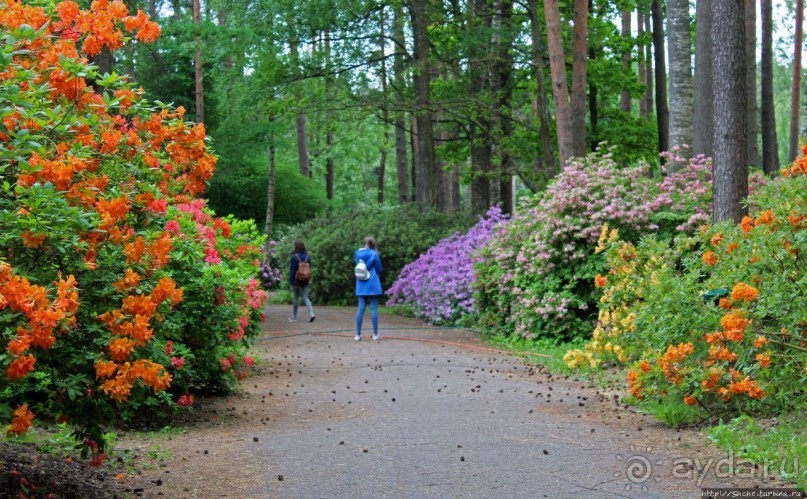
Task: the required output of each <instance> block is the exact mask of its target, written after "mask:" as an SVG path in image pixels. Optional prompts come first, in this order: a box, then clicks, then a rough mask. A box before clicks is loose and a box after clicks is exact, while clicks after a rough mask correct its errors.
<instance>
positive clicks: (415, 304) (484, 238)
mask: <svg viewBox="0 0 807 499" xmlns="http://www.w3.org/2000/svg"><path fill="white" fill-rule="evenodd" d="M505 220H506V216H505V215H503V214H502V211H501V209H500V208H499V207H498V206H494V207H493V208H491V209H490V210H488V212H487V214H485V216H484V217H482V219H481V220H480V221H479V222H478V223H477V224H476V225H474V226H473V227H471V229H470V230H468V232H467V233H465V234H461V233H459V232H457V233H455V234H453V235H451V236H449V237H447V238H445V239H442V240H441V241H440V242H438V243H437V244H436V245H434V246H433V247H431V248H430V249H429V250H428V251H427V252H426V253H424V254H422V255H421V256H420V258H418V259H417V260H415V261H414V262H412V263H410V264H408V265H407V266H405V267H404V268H403V270H401V273H400V274H399V275H398V279H397V280H396V281H395V282H394V283H393V285H392V287H390V288H389V289H388V290H387V291H386V294H387V295H388V296H389V297H390V299H389V301H388V302H387V305H393V306H394V305H406V306H409V307H412V308H413V309H414V310H415V313H416V314H417V315H418V316H419V317H422V318H424V319H426V320H427V321H429V322H432V323H450V322H455V321H456V320H458V319H459V318H460V317H462V316H464V315H466V314H470V313H472V312H473V311H474V310H475V308H474V297H473V289H472V285H473V281H474V279H475V277H474V273H473V266H474V263H475V261H476V255H477V253H478V252H479V250H480V249H481V248H482V247H484V246H485V245H486V244H487V243H488V240H489V239H490V236H491V234H492V233H493V228H494V227H495V226H496V225H497V224H499V223H501V222H503V221H505Z"/></svg>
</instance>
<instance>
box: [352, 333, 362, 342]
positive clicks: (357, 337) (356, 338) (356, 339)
mask: <svg viewBox="0 0 807 499" xmlns="http://www.w3.org/2000/svg"><path fill="white" fill-rule="evenodd" d="M353 341H361V336H360V335H358V334H357V335H356V337H355V338H353Z"/></svg>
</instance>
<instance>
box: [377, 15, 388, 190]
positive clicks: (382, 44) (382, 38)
mask: <svg viewBox="0 0 807 499" xmlns="http://www.w3.org/2000/svg"><path fill="white" fill-rule="evenodd" d="M378 28H379V37H378V50H379V52H380V54H381V73H380V74H379V79H380V80H381V100H382V102H381V124H382V126H383V127H384V140H383V141H382V142H381V148H380V149H381V150H380V151H379V152H380V154H379V161H378V197H377V200H378V204H382V203H383V202H384V176H385V174H386V170H387V148H388V147H389V93H388V91H387V57H386V54H385V52H386V50H385V49H386V43H387V37H386V35H385V33H384V7H383V6H382V7H381V10H380V11H379V14H378Z"/></svg>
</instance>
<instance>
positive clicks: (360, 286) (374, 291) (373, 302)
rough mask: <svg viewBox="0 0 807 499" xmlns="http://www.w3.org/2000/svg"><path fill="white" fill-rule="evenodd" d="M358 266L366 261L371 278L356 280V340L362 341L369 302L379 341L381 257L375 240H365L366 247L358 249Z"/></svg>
mask: <svg viewBox="0 0 807 499" xmlns="http://www.w3.org/2000/svg"><path fill="white" fill-rule="evenodd" d="M354 258H355V260H356V264H358V263H359V261H360V260H361V261H364V264H365V265H366V266H367V270H368V271H370V278H369V279H367V280H366V281H363V280H361V279H358V278H357V279H356V296H358V297H359V309H358V310H357V311H356V337H355V338H354V340H356V341H360V340H361V323H362V321H363V319H364V310H365V308H366V307H367V302H369V303H370V317H371V319H372V320H373V340H374V341H377V340H378V338H379V336H378V300H379V298H381V294H382V290H381V257H380V256H379V255H378V250H377V249H376V243H375V239H373V238H372V237H366V238H364V246H363V247H361V248H359V249H357V250H356V253H355V254H354Z"/></svg>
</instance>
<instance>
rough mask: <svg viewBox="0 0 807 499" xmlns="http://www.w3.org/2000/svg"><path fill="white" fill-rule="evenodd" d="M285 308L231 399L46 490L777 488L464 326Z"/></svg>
mask: <svg viewBox="0 0 807 499" xmlns="http://www.w3.org/2000/svg"><path fill="white" fill-rule="evenodd" d="M287 308H288V307H278V306H269V307H267V311H266V312H267V313H266V315H267V321H266V323H265V324H264V331H265V332H264V336H263V338H262V340H261V341H259V342H258V343H257V345H256V347H255V348H254V352H253V355H254V356H255V358H256V359H260V361H259V365H258V368H257V369H256V372H255V374H254V375H253V376H252V377H250V378H249V379H248V380H247V381H246V382H245V384H244V386H243V391H242V393H239V394H236V395H232V396H229V397H221V398H210V399H198V400H197V407H196V410H195V411H194V412H193V413H191V414H188V415H186V416H184V417H182V418H178V419H177V420H176V421H173V422H172V424H171V428H170V429H167V430H164V431H158V432H152V433H128V434H123V435H121V436H120V443H119V446H118V451H119V456H122V458H121V459H120V461H121V462H119V463H117V464H116V463H114V462H113V463H112V464H113V467H111V468H109V470H108V473H107V474H106V475H103V474H98V473H97V472H94V473H96V474H95V475H91V474H90V470H88V469H86V467H85V468H84V469H79V468H74V469H66V470H58V471H57V470H56V469H51V470H50V471H49V474H50V475H52V476H51V478H53V479H54V480H55V479H57V478H58V477H59V476H62V475H64V476H71V474H72V476H74V477H77V478H76V480H75V481H78V482H79V483H80V484H83V485H80V486H79V489H80V490H79V489H77V491H74V492H67V491H66V490H65V494H64V495H61V494H59V495H58V496H60V497H115V496H117V497H172V498H173V497H203V498H207V497H211V498H212V497H233V498H244V497H283V498H285V497H374V498H375V497H541V496H543V497H676V498H677V497H700V491H701V489H702V488H703V487H707V486H709V487H741V486H742V487H757V488H759V487H774V486H784V485H783V484H781V483H780V482H779V481H778V480H777V479H776V478H774V477H772V476H769V473H768V472H767V471H765V472H763V471H761V470H759V469H754V468H753V467H749V466H748V465H744V466H743V465H742V463H739V462H737V460H736V459H735V458H734V457H733V456H731V455H727V454H726V453H723V452H720V451H719V450H718V449H716V448H715V447H713V446H711V445H710V444H709V443H708V442H707V440H706V438H705V436H704V435H703V434H702V433H701V432H699V431H697V430H693V429H686V430H675V429H671V428H668V427H666V426H664V425H662V424H660V423H658V422H656V421H654V420H653V419H652V418H651V417H649V416H646V415H643V414H640V413H637V412H636V411H634V410H632V409H631V408H629V407H627V406H625V405H624V404H622V402H621V400H620V394H619V393H618V392H616V391H610V390H604V389H602V388H597V387H595V386H594V385H592V384H590V383H585V382H580V381H575V380H573V379H563V378H558V377H557V376H553V375H552V374H550V373H546V372H544V371H543V370H542V369H541V368H540V367H536V366H532V365H528V364H525V363H524V362H523V361H522V360H521V359H520V358H518V357H514V356H511V355H507V354H504V353H502V352H498V351H496V350H495V349H491V348H490V347H488V346H486V345H483V344H482V343H481V342H480V341H479V339H478V338H476V337H475V336H474V335H473V334H471V333H469V332H467V331H463V330H447V329H443V330H441V329H433V328H428V327H426V326H425V325H423V324H421V323H419V322H418V321H416V320H413V319H406V318H400V317H394V316H387V315H384V316H382V340H381V341H380V342H377V343H376V342H372V341H370V332H369V326H370V324H369V322H370V321H369V317H368V318H367V319H366V320H365V333H364V338H363V340H362V341H361V342H358V343H357V342H354V341H353V338H352V337H353V328H354V319H353V311H352V310H348V309H329V308H324V307H319V308H317V320H316V322H314V323H306V322H298V323H294V324H291V323H289V322H287V321H286V317H287V315H288V310H287ZM0 452H2V449H0ZM18 457H19V456H18ZM2 462H5V463H6V464H2ZM73 464H75V463H73ZM721 465H722V466H721ZM0 466H4V467H5V471H8V470H10V468H9V464H8V460H0ZM32 466H33V464H32ZM76 466H79V465H76ZM730 468H731V469H730ZM2 471H4V468H3V467H0V475H6V476H8V475H9V473H8V472H7V473H2ZM118 473H122V475H121V476H119V477H118V476H116V475H117V474H118ZM2 485H3V482H2V481H0V491H2V490H4V489H6V488H5V487H3V486H2ZM54 485H56V487H57V488H63V487H64V485H63V486H59V484H54ZM81 487H83V488H81ZM6 490H9V489H6ZM43 490H44V489H43ZM34 495H35V496H36V494H34ZM2 496H3V495H2V492H0V497H2ZM44 496H46V494H42V495H41V497H44ZM8 497H13V496H8Z"/></svg>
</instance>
